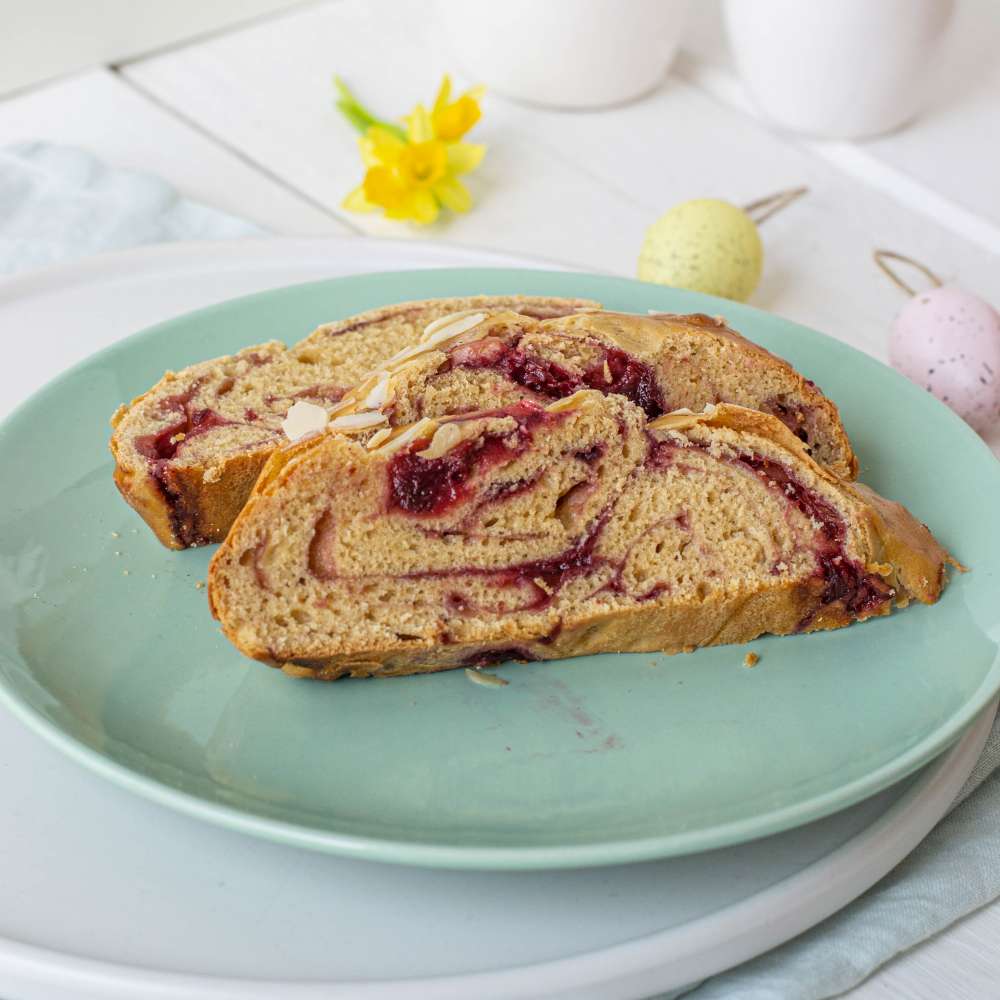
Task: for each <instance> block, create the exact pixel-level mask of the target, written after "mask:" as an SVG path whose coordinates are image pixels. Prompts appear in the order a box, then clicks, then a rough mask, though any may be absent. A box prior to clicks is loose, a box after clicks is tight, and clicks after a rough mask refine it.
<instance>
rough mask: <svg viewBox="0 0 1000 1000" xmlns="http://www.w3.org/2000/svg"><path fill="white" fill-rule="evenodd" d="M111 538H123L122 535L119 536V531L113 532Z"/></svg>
mask: <svg viewBox="0 0 1000 1000" xmlns="http://www.w3.org/2000/svg"><path fill="white" fill-rule="evenodd" d="M111 537H112V538H121V537H122V536H121V535H120V534H118V532H117V531H112V532H111Z"/></svg>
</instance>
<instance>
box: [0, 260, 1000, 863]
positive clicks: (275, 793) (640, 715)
mask: <svg viewBox="0 0 1000 1000" xmlns="http://www.w3.org/2000/svg"><path fill="white" fill-rule="evenodd" d="M476 292H497V293H500V292H528V293H550V294H554V295H583V296H590V297H593V298H597V299H600V300H601V301H603V302H604V303H605V305H606V306H608V307H611V308H616V309H624V310H631V311H635V312H645V311H646V310H647V309H650V308H653V309H665V310H675V311H692V310H699V311H705V312H709V313H713V314H714V313H723V314H725V315H726V316H727V317H728V318H729V319H730V321H731V322H732V324H733V325H734V326H736V327H737V328H738V329H740V330H742V331H743V332H744V333H746V334H747V335H748V336H750V337H751V338H753V339H754V340H756V341H758V342H759V343H761V344H763V345H764V346H766V347H768V348H770V349H772V350H774V351H776V352H777V353H779V354H781V355H783V356H785V357H787V358H788V359H789V360H790V361H792V362H793V363H794V364H795V365H797V366H798V367H799V368H800V369H801V370H802V371H804V372H806V373H807V374H808V375H810V376H811V377H813V378H815V379H816V380H817V381H818V382H819V383H820V384H821V385H822V386H823V388H824V389H825V390H826V391H827V392H828V393H829V394H830V395H831V396H832V397H833V398H834V399H836V400H837V402H838V403H839V404H840V405H841V407H842V410H843V414H844V417H845V422H846V424H847V428H848V431H849V433H850V434H851V437H852V439H853V441H854V443H855V446H856V448H857V450H858V452H859V454H860V456H861V460H862V478H863V479H864V480H865V481H866V482H868V483H870V484H871V485H872V486H874V487H875V488H876V489H878V490H881V491H883V492H885V493H886V494H888V495H889V496H891V497H894V498H896V499H899V500H902V501H903V502H905V503H906V504H907V505H909V506H910V508H911V509H912V510H913V511H914V512H915V513H916V514H917V515H918V516H920V517H921V518H923V519H924V520H926V521H927V522H928V523H929V524H930V525H931V526H932V527H933V529H934V531H935V532H936V533H937V535H938V537H939V538H940V539H941V540H942V542H944V543H945V544H946V545H947V546H948V547H949V548H950V549H951V550H952V551H953V552H954V553H955V554H956V556H957V557H958V558H959V559H961V560H962V561H963V562H966V563H968V564H969V565H971V566H972V570H973V571H972V572H971V573H968V574H966V575H962V576H956V577H955V578H954V579H953V580H952V582H951V585H950V586H949V587H948V589H947V591H946V592H945V595H944V597H943V599H942V600H941V601H940V602H939V604H938V605H936V606H935V607H929V608H928V607H923V606H914V607H910V608H908V609H906V610H905V611H903V612H901V613H899V614H896V615H894V616H892V617H891V618H888V619H884V620H878V621H872V622H868V623H866V624H864V625H859V626H854V627H852V628H849V629H846V630H842V631H839V632H831V633H825V634H820V635H810V636H799V637H794V638H782V639H775V638H768V639H762V640H759V641H757V642H755V643H753V649H755V650H756V651H757V652H758V653H759V654H760V656H761V662H760V664H759V665H758V666H757V667H756V668H755V669H753V670H748V669H746V668H745V667H743V665H742V660H743V655H744V653H745V652H746V650H745V648H741V647H735V646H729V647H722V648H717V649H706V650H700V651H699V652H697V653H694V654H692V655H689V656H675V657H665V656H659V655H650V654H641V655H629V656H625V655H604V656H592V657H584V658H579V659H575V660H566V661H562V662H558V663H549V664H525V665H522V664H509V665H507V666H505V667H503V668H501V670H500V671H499V672H500V673H501V674H502V675H503V676H505V677H506V678H508V679H509V680H510V685H509V686H508V687H505V688H495V689H494V688H484V687H480V686H478V685H474V684H472V683H470V682H469V681H468V679H467V678H466V677H465V675H464V673H463V672H462V671H454V672H451V673H447V674H441V675H434V676H427V677H413V678H400V679H396V680H386V681H346V682H339V683H336V684H329V685H322V684H316V683H310V682H305V681H295V680H292V679H290V678H288V677H285V676H283V675H282V674H280V673H279V672H277V671H273V670H269V669H268V668H267V667H264V666H262V665H260V664H257V663H252V662H250V661H248V660H245V659H243V658H242V657H241V656H240V655H239V654H238V653H237V652H236V651H235V650H234V649H233V648H232V647H230V645H229V644H228V643H227V642H226V640H225V639H224V638H223V637H222V636H221V634H220V633H219V631H218V629H217V627H216V626H215V624H214V622H213V621H212V619H211V618H210V616H209V614H208V610H207V608H206V602H205V592H204V590H202V589H199V588H197V587H196V582H197V581H200V580H203V579H204V578H205V573H206V568H207V564H208V559H209V556H210V555H211V551H210V550H200V551H189V552H183V553H176V552H169V551H167V550H166V549H163V548H161V547H160V545H159V544H158V543H157V542H156V541H155V540H154V538H153V537H152V535H151V534H150V533H149V532H148V531H147V530H146V528H145V527H144V526H143V525H142V523H141V522H140V521H139V519H138V518H137V517H136V516H135V515H133V514H132V513H131V511H130V510H129V509H128V508H127V507H126V506H125V504H124V503H123V502H122V501H121V500H120V498H119V497H118V495H117V492H116V490H115V488H114V486H113V484H112V480H111V469H112V465H111V460H110V457H109V454H108V451H107V436H108V417H109V415H110V414H111V412H112V411H113V410H114V408H115V407H116V406H117V405H118V404H119V403H120V402H121V401H122V400H126V399H129V398H131V397H132V396H134V395H136V394H137V393H139V392H141V391H142V390H144V389H145V388H146V387H147V386H149V385H150V384H151V383H153V382H154V381H155V380H156V379H157V378H158V377H159V376H160V375H161V374H162V372H163V371H164V369H167V368H179V367H181V366H182V365H185V364H188V363H189V362H192V361H196V360H200V359H202V358H206V357H211V356H213V355H217V354H222V353H225V352H229V351H232V350H234V349H236V348H238V347H242V346H243V345H245V344H248V343H253V342H256V341H262V340H267V339H270V338H272V337H275V336H279V337H284V338H287V339H288V340H296V339H298V338H299V337H301V336H302V335H304V334H305V333H306V332H308V331H309V330H310V329H311V328H312V327H313V326H315V325H316V324H318V323H319V322H320V321H324V320H330V319H334V318H336V317H340V316H345V315H348V314H350V313H354V312H358V311H360V310H362V309H367V308H369V307H372V306H376V305H379V304H382V303H386V302H392V301H397V300H400V299H410V298H426V297H429V296H439V295H463V294H470V293H476ZM68 321H71V318H70V319H69V320H68ZM0 468H2V469H3V470H4V475H3V482H4V488H3V497H2V501H0V695H2V697H3V700H4V701H5V702H6V703H7V704H8V705H9V706H10V707H11V708H12V709H13V710H14V711H15V712H16V713H17V714H18V715H19V716H21V717H22V718H23V719H24V720H25V721H27V722H28V723H29V725H31V726H32V727H34V728H35V729H36V730H37V731H38V732H39V733H41V734H42V735H43V736H45V737H46V738H47V739H49V740H51V741H52V742H53V743H55V744H56V745H57V746H59V747H61V748H62V749H64V750H65V751H66V752H67V753H69V754H70V755H72V756H73V757H75V758H76V759H78V760H80V761H82V762H83V763H85V764H87V765H88V766H90V767H92V768H93V769H94V770H96V771H98V772H99V773H101V774H104V775H106V776H108V777H110V778H113V779H114V780H115V781H118V782H120V783H121V784H123V785H125V786H126V787H128V788H131V789H133V790H135V791H138V792H140V793H142V794H144V795H148V796H149V797H151V798H154V799H156V800H158V801H160V802H163V803H165V804H167V805H170V806H173V807H174V808H177V809H180V810H182V811H184V812H187V813H190V814H193V815H196V816H201V817H203V818H205V819H209V820H212V821H214V822H218V823H222V824H224V825H226V826H229V827H233V828H235V829H239V830H244V831H246V832H248V833H254V834H259V835H261V836H264V837H269V838H272V839H275V840H281V841H285V842H288V843H292V844H299V845H302V846H305V847H312V848H317V849H321V850H326V851H331V852H334V853H339V854H345V855H351V856H354V857H359V858H371V859H378V860H383V861H394V862H400V863H405V864H420V865H433V866H442V867H468V868H506V869H513V868H552V867H568V866H582V865H600V864H611V863H617V862H625V861H637V860H640V859H647V858H659V857H665V856H668V855H672V854H682V853H686V852H694V851H703V850H707V849H709V848H715V847H720V846H722V845H726V844H733V843H737V842H741V841H745V840H749V839H752V838H754V837H761V836H764V835H766V834H771V833H775V832H777V831H779V830H783V829H786V828H789V827H794V826H797V825H799V824H802V823H805V822H808V821H810V820H814V819H817V818H818V817H820V816H824V815H826V814H828V813H831V812H834V811H836V810H838V809H841V808H844V807H846V806H848V805H851V804H852V803H854V802H856V801H858V800H860V799H862V798H864V797H866V796H868V795H871V794H873V793H875V792H877V791H879V790H880V789H882V788H884V787H886V786H887V785H889V784H891V783H893V782H895V781H897V780H899V779H900V778H902V777H903V776H904V775H906V774H909V773H910V772H912V771H913V770H915V769H916V768H918V767H919V766H920V765H922V764H924V763H926V762H927V761H929V760H930V759H931V758H932V757H934V756H935V755H936V754H938V753H939V752H940V751H941V750H943V749H944V748H945V747H947V746H948V745H949V744H950V743H952V742H953V741H954V740H955V739H956V738H957V737H958V736H959V735H960V734H961V732H962V730H963V728H964V727H965V726H966V725H967V724H968V723H969V722H970V721H971V720H972V719H973V717H974V716H975V715H976V713H977V712H978V711H979V710H980V709H981V708H983V706H984V705H986V704H987V702H988V701H989V699H990V698H991V697H992V696H993V694H994V693H995V692H996V691H997V690H998V688H1000V663H998V656H997V641H998V638H1000V584H998V577H997V571H998V567H1000V531H998V530H997V525H996V521H995V516H996V509H997V500H998V499H1000V464H998V463H997V462H996V460H995V459H994V457H993V455H992V454H991V453H990V452H989V451H988V449H987V448H986V447H985V446H984V445H983V443H982V442H981V441H980V439H979V438H978V437H977V436H976V435H975V434H974V433H973V432H972V431H971V430H969V428H968V427H966V425H965V424H964V423H962V422H961V421H960V420H959V419H958V418H957V417H955V416H954V415H953V414H952V413H951V412H950V411H949V410H948V409H946V408H945V407H943V406H941V405H940V404H939V403H937V402H936V401H935V400H934V399H933V398H932V397H931V396H929V395H927V394H926V393H924V392H923V391H922V390H920V389H918V388H916V387H915V386H913V385H911V384H910V383H909V382H907V381H906V380H904V379H903V378H901V377H900V376H898V375H896V374H895V373H894V372H892V371H891V370H890V369H888V368H886V367H884V366H882V365H880V364H879V363H877V362H876V361H873V360H872V359H871V358H868V357H867V356H865V355H863V354H860V353H858V352H856V351H854V350H852V349H850V348H848V347H846V346H844V345H843V344H841V343H838V342H837V341H834V340H831V339H829V338H827V337H824V336H822V335H820V334H818V333H814V332H812V331H810V330H807V329H803V328H802V327H799V326H796V325H795V324H793V323H790V322H787V321H785V320H781V319H778V318H776V317H774V316H769V315H767V314H765V313H762V312H758V311H756V310H754V309H751V308H749V307H746V306H741V305H736V304H734V303H731V302H726V301H722V300H717V299H712V298H710V297H708V296H703V295H696V294H693V293H687V292H681V291H675V290H671V289H666V288H662V287H659V286H655V285H647V284H641V283H639V282H634V281H628V280H624V279H618V278H607V277H595V276H588V275H579V274H564V273H546V272H539V271H515V270H444V271H417V272H406V273H395V274H374V275H365V276H361V277H354V278H350V279H340V280H336V281H328V282H321V283H317V284H307V285H297V286H293V287H290V288H285V289H281V290H278V291H274V292H266V293H264V294H261V295H255V296H252V297H249V298H244V299H237V300H235V301H232V302H228V303H224V304H223V305H220V306H216V307H213V308H210V309H205V310H202V311H200V312H196V313H192V314H191V315H188V316H184V317H181V318H180V319H176V320H172V321H171V322H169V323H165V324H163V325H161V326H158V327H155V328H154V329H151V330H147V331H145V332H144V333H141V334H137V335H136V336H134V337H131V338H129V339H128V340H125V341H123V342H121V343H119V344H116V345H115V346H113V347H112V348H110V349H108V350H106V351H103V352H102V353H100V354H98V355H96V356H94V357H93V358H91V359H90V360H88V361H86V362H84V363H83V364H81V365H78V366H77V367H76V368H74V369H73V370H71V371H70V372H68V373H67V374H65V375H63V376H61V377H60V378H58V379H56V380H55V381H54V382H52V383H51V384H50V385H49V386H48V387H46V388H45V389H44V390H42V391H41V392H39V393H38V394H37V395H36V396H34V397H33V398H32V399H31V400H29V401H28V402H27V403H26V404H25V405H23V406H22V407H21V408H20V409H19V410H18V411H17V412H16V413H15V414H14V415H13V416H11V417H10V418H9V419H8V420H7V421H6V423H4V424H3V425H2V427H0ZM70 821H71V820H70Z"/></svg>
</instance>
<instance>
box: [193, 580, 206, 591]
mask: <svg viewBox="0 0 1000 1000" xmlns="http://www.w3.org/2000/svg"><path fill="white" fill-rule="evenodd" d="M204 586H205V581H204V580H195V581H194V589H195V590H201V589H202V587H204Z"/></svg>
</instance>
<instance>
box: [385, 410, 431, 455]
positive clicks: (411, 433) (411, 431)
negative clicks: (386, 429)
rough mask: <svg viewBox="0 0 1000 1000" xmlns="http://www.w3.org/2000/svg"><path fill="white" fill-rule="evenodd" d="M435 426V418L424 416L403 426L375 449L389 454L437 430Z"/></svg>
mask: <svg viewBox="0 0 1000 1000" xmlns="http://www.w3.org/2000/svg"><path fill="white" fill-rule="evenodd" d="M437 427H438V424H437V421H436V420H431V419H430V417H424V419H423V420H418V421H417V422H416V423H415V424H410V426H409V427H404V428H403V429H402V430H401V431H400V432H399V433H397V434H394V435H393V436H392V437H390V438H388V439H387V440H386V441H385V442H384V443H383V444H381V445H379V447H378V448H377V449H376V450H377V451H378V453H379V454H380V455H391V454H393V453H394V452H397V451H399V449H400V448H404V447H405V446H406V445H408V444H410V443H412V442H413V441H417V440H419V439H420V438H422V437H428V436H430V435H431V434H433V433H434V432H435V431H436V430H437Z"/></svg>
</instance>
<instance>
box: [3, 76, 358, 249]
mask: <svg viewBox="0 0 1000 1000" xmlns="http://www.w3.org/2000/svg"><path fill="white" fill-rule="evenodd" d="M27 140H46V141H49V142H58V143H64V144H67V145H76V146H81V147H83V148H84V149H87V150H89V151H90V152H92V153H94V154H95V155H96V156H98V157H100V158H101V159H103V160H104V161H106V162H108V163H112V164H116V165H118V166H121V167H129V168H132V169H135V170H145V171H149V172H151V173H154V174H157V175H159V176H160V177H163V178H164V179H165V180H167V181H168V182H169V183H171V184H173V185H174V186H175V187H176V188H177V189H178V190H180V191H181V192H182V193H183V194H184V195H186V196H188V197H189V198H193V199H195V200H198V201H202V202H205V203H208V204H211V205H213V206H215V207H216V208H221V209H224V210H225V211H228V212H231V213H233V214H234V215H239V216H243V217H244V218H248V219H251V220H252V221H254V222H256V223H258V224H259V225H261V226H263V227H264V228H265V229H267V230H269V231H272V232H276V233H282V234H287V235H299V236H308V235H321V234H322V235H344V234H347V233H349V232H350V231H351V230H350V229H349V228H348V227H347V226H345V225H344V224H343V223H341V222H338V221H337V220H336V218H334V217H333V216H331V215H330V214H328V213H327V212H325V211H323V210H322V209H320V208H317V207H316V206H313V205H311V204H309V202H308V200H306V199H304V198H302V197H301V196H300V195H299V194H298V193H297V192H295V191H293V190H292V189H290V188H289V187H287V186H286V185H284V184H282V183H279V182H277V181H275V180H273V179H270V178H269V177H267V176H266V175H265V174H263V173H261V171H259V170H258V169H256V168H255V167H254V166H252V165H251V164H248V163H247V162H246V160H245V159H244V158H243V157H241V156H240V155H237V154H235V153H233V152H231V151H229V150H227V149H226V148H225V147H223V146H222V145H220V144H219V143H217V142H215V141H213V140H212V139H210V138H209V137H207V136H206V135H204V134H202V133H201V132H200V131H199V130H198V129H197V128H193V127H191V126H190V125H188V124H186V123H185V122H183V121H182V120H181V119H179V118H178V117H177V116H176V115H174V114H172V113H170V112H168V111H165V110H164V109H163V108H161V107H159V106H157V105H156V104H155V103H154V102H152V101H150V100H149V99H148V98H145V97H143V96H142V95H140V94H139V93H137V92H136V90H135V89H134V88H133V87H131V86H130V85H129V84H128V83H126V82H124V81H123V80H121V79H119V78H118V77H117V76H116V75H115V74H114V73H112V72H110V71H108V70H103V69H99V70H92V71H90V72H87V73H84V74H81V75H80V76H76V77H72V78H70V79H67V80H62V81H59V82H57V83H53V84H50V85H48V86H45V87H41V88H39V89H37V90H33V91H30V92H28V93H24V94H20V95H18V96H16V97H11V98H8V99H7V100H4V101H0V145H8V144H10V143H14V142H22V141H27Z"/></svg>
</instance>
